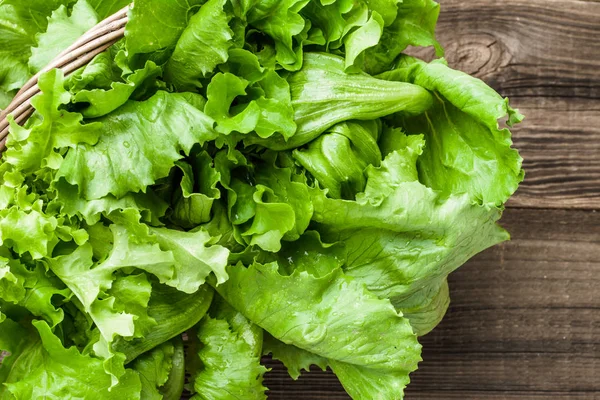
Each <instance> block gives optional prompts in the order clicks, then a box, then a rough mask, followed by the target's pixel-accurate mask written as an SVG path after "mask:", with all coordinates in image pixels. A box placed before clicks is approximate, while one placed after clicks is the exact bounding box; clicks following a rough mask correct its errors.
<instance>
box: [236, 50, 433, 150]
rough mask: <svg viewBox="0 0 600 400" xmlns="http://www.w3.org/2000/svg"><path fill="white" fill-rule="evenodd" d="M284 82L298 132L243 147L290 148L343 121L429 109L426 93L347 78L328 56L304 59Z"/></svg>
mask: <svg viewBox="0 0 600 400" xmlns="http://www.w3.org/2000/svg"><path fill="white" fill-rule="evenodd" d="M288 82H289V84H290V88H291V93H292V105H293V106H294V110H295V116H294V119H295V122H296V124H297V125H298V130H297V131H296V133H295V134H294V136H292V137H291V138H290V140H288V141H287V142H286V141H285V140H284V138H283V137H274V138H269V139H268V140H264V139H260V138H252V137H249V138H248V139H246V140H245V142H246V143H247V144H253V143H258V144H261V145H263V146H265V147H267V148H269V149H273V150H285V149H293V148H296V147H299V146H301V145H304V144H306V143H308V142H310V141H312V140H313V139H315V138H317V137H318V136H319V135H320V134H322V133H323V132H324V131H326V130H327V129H328V128H330V127H332V126H333V125H335V124H337V123H339V122H342V121H347V120H351V119H359V120H372V119H377V118H379V117H382V116H385V115H389V114H390V113H394V112H398V111H405V112H408V113H411V114H413V113H414V114H417V113H421V112H423V111H425V110H427V109H429V107H431V105H432V98H431V95H430V94H429V93H428V92H427V91H426V90H425V89H423V88H421V87H419V86H416V85H410V84H409V85H407V84H405V83H403V84H400V82H397V83H396V84H394V85H391V84H390V82H389V81H388V82H386V81H384V80H380V79H375V78H373V77H371V76H369V75H367V74H363V73H357V74H349V73H346V72H344V60H343V59H342V58H340V57H337V56H334V55H330V54H322V53H307V54H305V59H304V66H303V68H302V70H301V71H299V72H297V73H295V74H292V75H291V76H290V77H289V78H288Z"/></svg>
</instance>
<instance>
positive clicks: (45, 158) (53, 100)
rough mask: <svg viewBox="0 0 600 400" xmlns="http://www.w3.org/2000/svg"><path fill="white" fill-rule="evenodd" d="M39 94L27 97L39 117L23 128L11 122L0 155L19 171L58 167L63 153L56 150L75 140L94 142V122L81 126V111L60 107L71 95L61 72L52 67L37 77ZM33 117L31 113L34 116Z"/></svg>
mask: <svg viewBox="0 0 600 400" xmlns="http://www.w3.org/2000/svg"><path fill="white" fill-rule="evenodd" d="M38 85H39V87H40V89H41V91H42V93H41V94H39V95H37V96H35V97H34V98H33V99H32V100H31V104H32V105H33V107H34V108H35V109H36V111H37V113H38V114H37V115H39V116H40V117H41V118H32V119H31V120H30V121H29V123H28V124H27V125H26V126H25V127H20V126H18V125H17V124H16V123H14V122H13V121H12V119H11V117H9V121H11V133H10V135H9V137H8V142H7V150H6V152H5V153H4V154H3V156H2V158H3V160H5V161H6V162H7V163H8V164H10V165H13V166H14V167H15V168H16V169H18V170H19V171H21V172H25V173H28V172H35V171H37V170H38V169H39V168H41V167H49V168H51V169H58V168H59V167H60V165H61V162H62V161H63V156H62V154H61V153H60V152H57V151H56V149H59V148H63V147H75V146H77V145H78V144H79V143H87V144H90V145H92V144H94V143H96V142H97V141H98V135H99V132H98V131H97V129H98V125H96V124H87V125H83V124H82V122H83V117H82V116H81V114H78V113H74V112H68V111H66V110H64V109H62V106H63V105H65V104H68V103H69V101H70V99H71V96H70V94H69V92H67V91H66V90H65V89H64V77H63V74H62V71H60V70H52V71H49V72H47V73H45V74H43V75H42V76H40V79H39V83H38ZM34 116H35V115H34Z"/></svg>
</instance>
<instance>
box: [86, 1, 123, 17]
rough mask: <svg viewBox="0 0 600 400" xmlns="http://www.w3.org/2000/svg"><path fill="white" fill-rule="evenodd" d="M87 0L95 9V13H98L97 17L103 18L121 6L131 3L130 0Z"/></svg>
mask: <svg viewBox="0 0 600 400" xmlns="http://www.w3.org/2000/svg"><path fill="white" fill-rule="evenodd" d="M87 2H88V3H89V4H90V5H91V6H92V7H93V8H94V10H96V14H98V18H99V19H100V20H103V19H105V18H107V17H109V16H111V15H113V14H114V13H116V12H117V11H119V10H120V9H122V8H123V7H125V6H127V5H129V4H131V1H130V0H110V1H106V0H87Z"/></svg>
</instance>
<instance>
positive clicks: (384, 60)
mask: <svg viewBox="0 0 600 400" xmlns="http://www.w3.org/2000/svg"><path fill="white" fill-rule="evenodd" d="M439 13H440V5H439V4H438V3H436V2H435V1H434V0H403V1H401V2H400V4H399V5H398V17H397V18H396V20H395V21H394V22H393V23H392V24H390V25H389V26H386V28H384V30H383V34H382V35H381V40H380V41H379V43H378V44H377V45H376V46H373V47H371V48H370V49H368V50H367V51H366V52H365V55H364V57H363V58H361V63H360V66H362V68H363V70H365V71H367V72H368V73H370V74H379V73H381V72H384V71H387V70H389V69H390V66H391V65H393V63H394V61H395V60H396V59H397V58H398V56H399V55H400V53H402V52H403V51H404V50H406V48H407V47H408V46H422V47H427V46H433V47H434V48H435V50H436V54H437V55H438V56H441V55H443V54H444V50H443V49H442V47H441V45H440V44H439V43H438V41H437V40H436V38H435V26H436V24H437V20H438V16H439Z"/></svg>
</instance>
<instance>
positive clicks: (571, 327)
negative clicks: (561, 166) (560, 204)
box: [267, 209, 600, 400]
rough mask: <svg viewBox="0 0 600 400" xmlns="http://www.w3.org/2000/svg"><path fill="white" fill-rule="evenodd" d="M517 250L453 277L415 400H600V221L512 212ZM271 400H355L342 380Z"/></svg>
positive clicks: (313, 381) (575, 213) (283, 382)
mask: <svg viewBox="0 0 600 400" xmlns="http://www.w3.org/2000/svg"><path fill="white" fill-rule="evenodd" d="M503 225H504V226H505V227H506V228H507V229H508V230H509V231H510V232H511V233H512V234H513V241H511V242H507V243H505V244H503V245H501V246H497V247H495V248H493V249H490V250H488V251H486V252H484V253H482V254H481V255H479V256H477V257H475V258H474V259H473V260H472V261H470V262H469V263H468V264H467V265H466V266H464V267H463V268H461V269H460V270H459V271H457V272H456V273H454V274H452V275H451V279H450V285H451V291H452V304H451V307H450V311H449V312H448V315H447V316H446V318H445V319H444V321H443V322H442V323H441V324H440V326H439V327H438V328H437V329H436V330H435V331H434V332H433V333H431V334H430V335H428V336H426V337H424V338H422V340H421V341H422V343H423V346H424V349H425V350H424V353H423V358H424V361H423V362H422V363H421V365H420V368H419V370H418V371H417V372H416V373H414V374H413V375H412V380H413V383H412V384H411V385H410V386H409V389H408V395H407V398H408V399H420V400H421V399H422V400H439V399H467V400H470V399H472V400H478V399H490V400H491V399H493V400H500V399H547V398H553V399H554V398H557V399H564V400H567V399H578V400H579V399H595V398H598V399H600V379H599V377H600V335H598V329H600V301H599V298H600V297H599V295H598V287H600V212H595V211H586V210H531V209H509V210H507V212H506V215H505V218H504V219H503ZM270 365H271V366H272V367H273V368H274V371H273V372H271V373H270V374H269V377H268V380H267V385H268V386H269V387H270V388H271V389H272V391H271V397H270V398H271V399H282V400H283V399H300V398H301V399H321V400H324V399H340V400H341V399H348V396H347V395H345V394H344V393H343V389H342V388H341V387H340V385H339V382H338V381H337V379H336V378H335V376H333V375H331V374H326V373H323V372H311V373H310V374H305V375H303V376H302V377H301V378H300V380H299V381H298V382H293V381H291V379H289V378H286V376H285V372H284V371H283V369H282V367H281V366H279V365H277V364H275V363H270Z"/></svg>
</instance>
